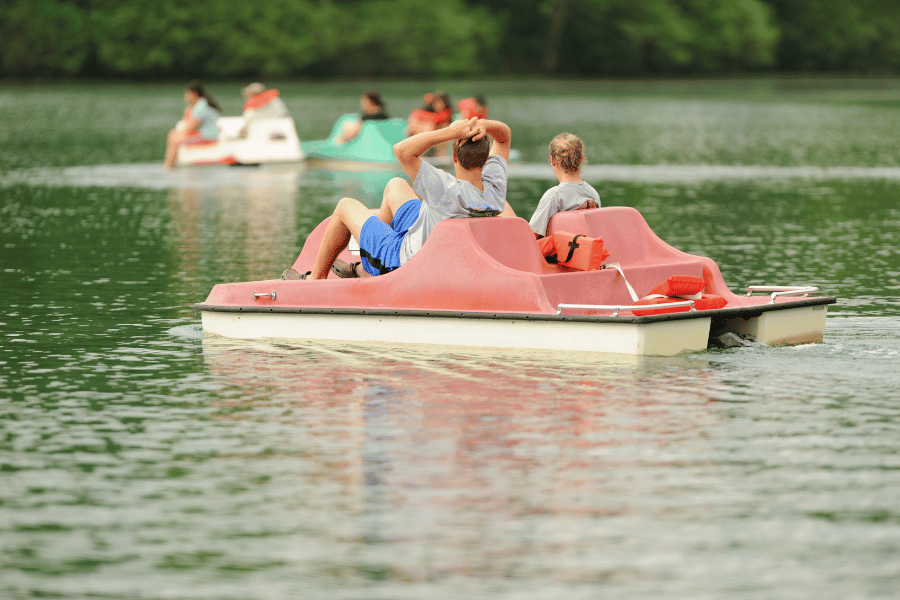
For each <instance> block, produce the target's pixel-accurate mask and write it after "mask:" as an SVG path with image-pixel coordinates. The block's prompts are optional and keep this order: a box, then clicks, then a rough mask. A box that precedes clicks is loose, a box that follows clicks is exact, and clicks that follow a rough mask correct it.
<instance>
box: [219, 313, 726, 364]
mask: <svg viewBox="0 0 900 600" xmlns="http://www.w3.org/2000/svg"><path fill="white" fill-rule="evenodd" d="M202 320H203V330H204V331H205V332H207V333H213V334H218V335H222V336H226V337H233V338H244V339H256V338H288V339H323V340H338V341H358V342H389V343H413V344H440V345H446V346H479V347H494V348H531V349H543V350H567V351H568V350H572V351H585V352H609V353H615V354H636V355H654V356H674V355H677V354H683V353H685V352H694V351H697V350H704V349H705V348H706V346H707V340H708V338H709V328H710V319H709V318H708V317H699V318H693V319H679V320H670V321H656V322H652V323H641V324H636V323H629V322H621V323H609V322H604V323H597V322H585V321H562V320H560V321H553V320H531V319H504V318H496V319H484V318H480V319H466V318H456V317H437V316H428V317H417V316H392V315H365V314H342V315H336V314H315V313H312V314H306V313H253V312H219V311H208V310H204V311H202Z"/></svg>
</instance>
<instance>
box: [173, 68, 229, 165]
mask: <svg viewBox="0 0 900 600" xmlns="http://www.w3.org/2000/svg"><path fill="white" fill-rule="evenodd" d="M184 101H185V102H187V108H185V110H184V114H183V115H182V117H181V120H180V121H179V122H178V123H177V124H176V125H175V128H174V129H172V130H171V131H169V135H168V137H167V139H166V159H165V162H164V165H165V167H166V168H167V169H171V168H172V167H173V166H175V159H177V158H178V146H179V145H181V144H182V143H184V144H198V143H202V142H208V141H215V140H216V139H218V137H219V128H218V126H217V125H216V121H218V120H219V117H221V116H222V107H221V106H219V104H218V102H216V101H215V99H213V97H212V96H211V95H210V94H209V92H207V91H206V89H205V88H204V87H203V84H202V83H200V82H199V81H192V82H190V83H189V84H187V87H186V88H185V90H184Z"/></svg>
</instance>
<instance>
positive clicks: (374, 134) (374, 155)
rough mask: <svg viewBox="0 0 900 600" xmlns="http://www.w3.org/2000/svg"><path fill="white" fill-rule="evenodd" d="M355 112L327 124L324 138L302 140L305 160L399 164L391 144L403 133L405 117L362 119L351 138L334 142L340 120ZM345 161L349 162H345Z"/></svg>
mask: <svg viewBox="0 0 900 600" xmlns="http://www.w3.org/2000/svg"><path fill="white" fill-rule="evenodd" d="M359 116H360V115H359V113H349V114H346V115H343V116H342V117H341V118H339V119H338V120H337V121H335V123H334V126H333V127H332V128H331V133H330V134H329V135H328V137H327V138H326V139H324V140H315V141H309V142H302V143H301V145H300V147H301V148H302V150H303V153H304V155H305V156H306V160H307V161H308V162H327V163H345V164H343V165H342V166H343V167H345V168H347V167H350V166H358V167H362V168H364V167H369V168H371V167H394V166H397V165H399V163H398V162H397V157H396V156H394V144H396V143H397V142H399V141H400V140H402V139H404V138H405V137H406V121H404V120H403V119H385V120H382V121H365V122H364V123H363V125H362V127H361V128H360V130H359V133H358V134H357V136H356V137H354V138H353V139H352V140H349V141H347V142H345V143H343V144H338V143H337V139H338V136H340V134H341V130H342V129H343V127H344V123H346V122H347V121H355V120H357V119H359ZM347 163H349V164H347Z"/></svg>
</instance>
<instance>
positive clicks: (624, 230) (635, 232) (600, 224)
mask: <svg viewBox="0 0 900 600" xmlns="http://www.w3.org/2000/svg"><path fill="white" fill-rule="evenodd" d="M554 231H567V232H569V233H581V234H583V235H586V236H589V237H594V238H598V237H602V238H603V245H604V246H605V247H606V249H607V250H608V251H609V258H608V259H607V260H606V262H607V263H616V262H617V263H619V264H621V265H622V266H625V265H629V264H637V263H648V262H652V263H654V264H660V263H666V262H672V261H676V262H680V261H683V260H684V258H685V256H686V255H685V253H683V252H681V251H679V250H676V249H675V248H673V247H672V246H670V245H669V244H667V243H666V242H664V241H663V240H661V239H660V238H659V236H657V235H656V234H655V233H654V232H653V230H652V229H650V226H649V225H647V221H645V220H644V217H643V216H642V215H641V213H639V212H638V211H637V210H635V209H634V208H631V207H630V206H611V207H604V208H591V209H586V210H569V211H564V212H559V213H556V214H555V215H553V217H551V218H550V224H549V226H548V227H547V234H548V235H550V234H552V233H553V232H554Z"/></svg>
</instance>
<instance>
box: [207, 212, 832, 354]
mask: <svg viewBox="0 0 900 600" xmlns="http://www.w3.org/2000/svg"><path fill="white" fill-rule="evenodd" d="M325 223H327V219H326V221H324V222H323V223H322V224H320V225H319V226H318V227H317V228H316V229H315V230H313V232H312V233H311V234H310V235H309V237H308V238H307V240H306V243H305V245H304V247H303V250H302V251H301V253H300V256H299V257H298V258H297V260H296V262H295V263H294V265H293V268H294V269H295V270H297V271H298V272H300V273H304V272H306V271H309V270H311V268H312V265H313V263H314V261H315V257H316V252H317V250H318V247H319V242H320V240H321V238H322V234H323V232H324V227H325ZM551 229H552V230H555V231H566V232H572V233H581V234H584V235H587V236H590V237H594V238H598V237H602V238H603V240H604V244H605V247H606V249H607V250H608V251H609V252H610V256H609V258H608V259H607V260H606V261H605V268H601V269H597V270H591V271H573V270H571V269H567V268H566V267H563V266H560V265H555V264H548V263H547V262H546V261H545V260H544V257H543V256H542V254H541V252H540V250H539V249H538V245H537V243H536V242H535V239H534V235H533V234H532V232H531V229H530V228H529V227H528V224H527V222H526V221H524V220H523V219H520V218H503V217H493V218H480V219H449V220H445V221H442V222H440V223H439V224H438V225H437V226H436V227H435V229H434V231H433V232H432V234H431V236H430V237H429V238H428V241H427V242H426V243H425V245H424V246H423V247H422V249H421V250H420V251H419V252H418V253H417V254H416V255H415V256H413V258H411V259H410V260H409V261H408V262H407V263H406V264H405V265H404V266H403V267H401V268H399V269H397V270H396V271H393V272H391V273H388V274H385V275H381V276H378V277H371V278H360V279H340V278H338V277H336V276H335V275H334V274H331V275H330V276H329V278H328V279H326V280H321V281H302V280H298V281H283V280H280V279H274V280H267V281H255V282H245V283H228V284H219V285H216V286H215V287H214V288H213V289H212V291H211V292H210V294H209V296H208V297H207V299H206V301H205V302H202V303H199V304H197V305H195V307H196V308H197V309H199V310H200V313H201V317H202V323H203V330H204V332H205V333H207V334H217V335H221V336H226V337H233V338H293V339H307V340H308V339H319V340H341V341H361V342H365V341H372V342H389V343H412V344H438V345H450V346H483V347H500V348H532V349H544V350H566V351H570V350H575V351H589V352H609V353H622V354H633V355H660V356H672V355H677V354H682V353H687V352H694V351H700V350H705V349H706V348H707V347H708V345H709V342H710V339H711V338H712V337H714V336H719V335H721V334H723V333H726V332H733V333H735V334H738V335H741V336H752V337H753V338H755V339H756V340H757V341H759V342H762V343H764V344H804V343H812V342H821V341H822V339H823V335H824V330H825V316H826V313H827V306H828V305H829V304H833V303H835V302H836V301H837V300H836V299H835V298H834V297H830V296H819V295H815V293H816V292H817V291H818V290H817V288H815V287H810V286H787V287H781V286H777V287H769V286H755V287H751V288H749V290H748V294H747V295H737V294H734V293H732V292H731V291H730V290H729V289H728V288H727V287H726V286H725V282H724V280H723V279H722V275H721V273H720V271H719V268H718V267H717V266H716V264H715V262H713V261H712V260H711V259H709V258H705V257H699V256H693V255H690V254H686V253H684V252H681V251H679V250H676V249H675V248H673V247H671V246H669V245H668V244H666V243H665V242H663V241H662V240H661V239H660V238H659V237H657V236H656V235H655V234H654V233H653V231H652V230H651V229H650V228H649V226H648V225H647V223H646V221H644V218H643V217H642V216H641V215H640V213H639V212H638V211H636V210H634V209H633V208H628V207H610V208H599V209H593V210H581V211H569V212H564V213H559V214H557V215H555V216H554V217H553V219H552V220H551ZM340 257H341V258H342V259H343V260H346V261H348V262H354V261H357V260H359V258H358V257H357V256H354V255H353V254H352V253H351V252H350V251H347V250H345V251H344V252H343V253H342V254H341V256H340ZM673 275H676V276H690V277H693V278H697V277H702V278H703V282H704V286H705V287H704V289H703V292H704V294H709V295H715V296H717V297H720V298H721V299H724V304H725V305H724V306H723V307H721V308H716V309H710V310H698V309H697V307H698V306H700V305H701V304H702V302H700V301H696V300H690V299H688V300H682V299H680V298H668V299H664V300H662V302H664V303H663V304H658V305H650V306H648V305H641V306H638V305H635V300H637V299H639V298H642V297H644V296H647V295H648V293H649V292H650V290H652V289H653V288H654V287H657V286H658V285H659V284H660V283H663V282H665V281H666V280H667V278H669V277H671V276H673ZM760 292H762V293H764V295H758V293H760ZM674 310H679V311H686V312H672V311H674Z"/></svg>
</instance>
